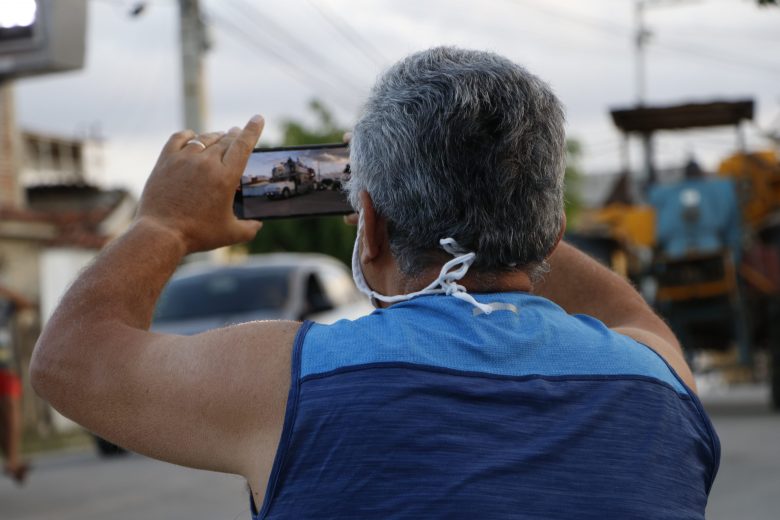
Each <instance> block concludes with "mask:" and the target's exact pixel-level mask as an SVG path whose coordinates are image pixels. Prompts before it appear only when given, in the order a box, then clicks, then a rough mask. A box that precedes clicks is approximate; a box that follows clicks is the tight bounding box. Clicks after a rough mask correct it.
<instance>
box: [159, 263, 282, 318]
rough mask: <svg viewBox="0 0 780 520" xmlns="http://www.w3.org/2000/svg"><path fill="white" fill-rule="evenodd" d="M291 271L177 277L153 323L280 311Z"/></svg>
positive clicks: (232, 271) (278, 269) (240, 270)
mask: <svg viewBox="0 0 780 520" xmlns="http://www.w3.org/2000/svg"><path fill="white" fill-rule="evenodd" d="M289 278H290V269H289V268H283V267H274V268H271V267H265V268H257V269H247V268H226V269H221V270H219V271H216V272H212V273H207V274H202V275H196V276H189V277H186V278H180V279H176V278H174V279H173V280H171V282H170V283H169V284H168V285H167V286H166V288H165V290H164V291H163V293H162V295H161V296H160V300H159V302H158V304H157V308H156V310H155V315H154V321H155V322H163V321H174V320H185V319H193V318H204V317H208V316H226V315H231V314H241V313H246V312H251V311H257V310H280V309H282V308H284V307H285V306H286V304H287V298H288V294H289Z"/></svg>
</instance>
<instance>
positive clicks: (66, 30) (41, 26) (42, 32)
mask: <svg viewBox="0 0 780 520" xmlns="http://www.w3.org/2000/svg"><path fill="white" fill-rule="evenodd" d="M86 4H87V3H86V0H68V1H65V0H0V81H3V80H6V79H10V78H18V77H22V76H29V75H32V74H45V73H49V72H57V71H67V70H74V69H79V68H81V67H82V66H83V64H84V48H85V43H86V38H85V36H86V22H87V5H86Z"/></svg>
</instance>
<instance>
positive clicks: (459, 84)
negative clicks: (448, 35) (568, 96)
mask: <svg viewBox="0 0 780 520" xmlns="http://www.w3.org/2000/svg"><path fill="white" fill-rule="evenodd" d="M563 125H564V115H563V109H562V106H561V104H560V102H559V101H558V99H557V98H556V97H555V95H554V94H553V93H552V91H551V90H550V88H549V87H548V86H547V85H546V84H545V83H544V82H542V81H541V80H539V79H538V78H537V77H535V76H533V75H532V74H530V73H528V72H527V71H526V70H525V69H523V68H522V67H520V66H519V65H516V64H514V63H512V62H511V61H509V60H507V59H506V58H503V57H501V56H498V55H496V54H492V53H489V52H480V51H469V50H462V49H456V48H451V47H439V48H434V49H430V50H427V51H423V52H419V53H416V54H413V55H411V56H409V57H407V58H405V59H404V60H402V61H400V62H399V63H397V64H396V65H394V66H393V67H392V68H390V69H389V70H388V71H387V72H386V73H385V74H384V75H383V76H382V77H381V78H380V79H379V81H378V82H377V84H376V85H375V86H374V89H373V90H372V93H371V96H370V97H369V99H368V102H367V103H366V106H365V108H364V111H363V114H362V116H361V118H360V120H359V121H358V122H357V124H356V125H355V128H354V131H353V135H352V141H351V160H350V162H351V164H352V178H351V181H350V184H349V191H350V199H351V201H352V204H353V206H355V207H356V208H359V207H360V192H361V191H366V192H368V194H369V195H370V196H371V199H372V201H373V205H374V208H375V210H376V212H377V213H378V214H379V215H380V216H382V217H384V218H385V219H386V220H387V226H388V237H389V243H390V248H391V250H392V253H393V256H394V257H395V261H396V262H397V264H398V267H399V268H400V270H401V272H402V273H403V274H405V275H408V276H414V275H416V274H418V273H419V272H421V271H422V270H423V269H425V268H428V267H431V266H432V265H440V264H441V258H442V256H441V254H442V251H441V249H440V246H439V239H441V238H445V237H452V238H454V239H455V240H456V241H457V242H458V243H459V244H460V245H461V246H462V247H463V248H464V249H467V250H469V251H474V252H475V253H476V255H477V256H476V261H475V263H474V265H473V267H472V269H473V270H476V271H481V272H491V271H506V270H511V269H516V268H518V269H524V270H532V269H533V268H535V267H536V266H538V265H540V264H541V263H542V262H543V261H544V259H545V258H546V257H547V255H549V253H550V252H551V250H552V249H553V247H554V246H555V244H556V243H557V241H558V238H559V235H560V231H561V229H562V226H563V171H564V158H565V138H564V129H563Z"/></svg>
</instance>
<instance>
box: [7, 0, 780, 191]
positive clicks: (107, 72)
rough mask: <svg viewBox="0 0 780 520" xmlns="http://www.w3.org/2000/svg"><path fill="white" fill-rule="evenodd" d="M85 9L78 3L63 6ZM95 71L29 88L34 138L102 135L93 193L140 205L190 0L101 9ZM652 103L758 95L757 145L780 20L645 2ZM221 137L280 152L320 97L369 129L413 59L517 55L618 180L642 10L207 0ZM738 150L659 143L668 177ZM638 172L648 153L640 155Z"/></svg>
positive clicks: (209, 73)
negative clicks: (243, 137)
mask: <svg viewBox="0 0 780 520" xmlns="http://www.w3.org/2000/svg"><path fill="white" fill-rule="evenodd" d="M58 1H72V0H58ZM88 1H89V20H88V34H87V46H88V51H87V56H86V65H85V68H84V69H83V70H79V71H75V72H68V73H61V74H56V75H47V76H41V77H34V78H26V79H21V80H19V81H18V82H17V83H16V110H17V120H18V122H19V124H20V126H21V127H22V128H23V129H25V130H35V131H41V132H45V133H56V134H61V135H64V136H68V137H82V136H93V137H97V136H99V137H100V138H101V139H102V140H103V144H102V148H101V150H102V151H101V153H102V161H100V163H101V164H102V167H101V169H100V171H96V172H93V177H92V180H93V181H94V182H97V183H99V184H101V185H103V186H107V187H125V188H128V189H130V190H131V191H132V192H133V193H135V194H136V195H138V194H140V191H141V189H142V187H143V183H144V181H145V179H146V177H147V176H148V174H149V172H150V171H151V169H152V167H153V165H154V162H155V160H156V157H157V154H158V153H159V150H160V148H161V147H162V145H163V143H164V142H165V140H166V139H167V137H168V135H170V134H171V133H172V132H174V131H176V130H178V129H180V128H182V126H183V125H184V123H183V115H182V107H181V105H182V101H181V95H180V90H181V87H180V81H181V79H180V78H181V73H180V60H179V46H178V34H179V33H178V2H176V0H149V1H148V2H147V4H148V5H147V8H146V9H145V11H144V12H143V13H142V14H141V15H140V16H137V17H131V16H130V15H129V11H130V9H131V8H132V7H133V5H134V4H135V3H136V2H135V0H132V1H131V0H88ZM646 3H647V4H648V5H647V7H646V9H645V17H644V18H645V24H646V27H647V29H649V31H650V33H651V35H650V36H649V41H648V43H647V45H646V52H645V63H646V69H645V70H646V86H645V89H646V103H647V104H650V105H652V104H674V103H678V102H689V101H702V102H706V101H712V100H715V99H727V100H736V99H743V98H753V99H755V100H756V103H757V111H756V117H755V121H754V122H752V123H750V124H748V125H746V127H745V133H746V136H747V143H748V146H749V147H750V148H755V149H759V148H766V147H767V146H769V144H770V142H769V141H768V140H766V139H765V138H764V137H762V135H763V134H764V133H765V132H766V131H769V130H771V129H772V128H774V129H775V131H778V130H780V30H778V29H779V28H780V8H777V7H765V8H760V7H758V6H757V5H756V2H755V1H753V0H680V1H675V0H649V1H648V0H646ZM201 7H202V9H203V11H204V19H205V20H206V23H207V24H208V27H209V35H210V40H211V49H210V50H209V52H208V54H207V58H206V63H205V66H206V84H207V111H208V115H207V117H208V119H207V120H208V128H210V129H214V130H220V129H222V130H225V129H228V128H229V127H231V126H234V125H239V126H240V125H242V124H243V123H244V122H245V121H246V120H247V119H248V118H249V117H250V116H252V115H253V114H255V113H261V114H263V115H264V116H265V118H266V122H267V124H266V131H265V135H264V137H263V139H262V141H263V142H265V143H266V144H269V145H273V144H278V141H279V139H280V124H281V123H282V122H283V121H284V120H286V119H296V120H303V121H310V120H311V118H312V116H311V114H310V112H309V110H308V108H307V105H308V103H309V101H310V100H311V99H312V98H319V99H321V100H322V101H323V102H324V103H325V104H326V105H328V106H329V107H331V108H332V109H333V112H334V113H335V115H336V118H337V120H338V122H339V123H340V124H342V125H343V126H344V127H347V128H348V127H350V126H351V125H352V124H353V123H354V121H355V120H356V118H357V117H358V114H359V110H360V107H361V104H362V103H363V101H364V100H365V98H366V96H367V94H368V91H369V89H370V87H371V84H372V83H373V81H374V79H375V78H376V76H377V75H378V74H379V73H380V72H381V71H382V70H383V69H384V68H385V67H387V66H388V65H390V64H392V63H393V62H394V61H396V60H398V59H400V58H402V57H403V56H405V55H407V54H409V53H412V52H415V51H418V50H422V49H426V48H429V47H433V46H437V45H456V46H460V47H466V48H475V49H485V50H491V51H494V52H497V53H499V54H503V55H505V56H507V57H509V58H511V59H512V60H514V61H516V62H518V63H520V64H522V65H524V66H525V67H527V68H528V69H529V70H530V71H531V72H533V73H534V74H536V75H538V76H539V77H541V78H542V79H544V80H545V81H547V82H548V83H549V84H550V85H551V86H552V88H553V89H554V91H555V92H556V93H557V95H558V96H559V98H560V99H561V100H562V102H563V103H564V105H565V106H566V112H567V132H568V135H569V137H571V138H575V139H577V140H579V141H580V142H581V143H582V145H583V152H584V153H583V157H582V166H583V167H584V169H585V171H586V173H588V174H599V173H607V172H612V171H615V170H617V169H618V168H619V166H620V164H621V162H620V161H621V153H620V150H621V142H622V140H621V136H620V134H619V133H618V132H617V131H616V130H615V128H614V127H613V125H612V123H611V119H610V117H609V112H608V111H609V109H610V108H616V107H628V106H631V105H633V104H634V103H635V102H636V99H637V95H636V91H637V86H636V81H635V75H636V74H635V70H636V53H635V50H634V46H633V41H634V39H633V34H634V31H635V25H634V24H635V1H632V0H588V1H587V2H586V1H578V2H575V1H573V0H569V1H566V0H480V1H474V0H362V1H360V0H327V1H326V0H287V1H284V2H282V1H275V2H272V1H270V0H201ZM735 143H736V139H735V132H734V130H733V129H732V128H723V129H711V130H698V131H685V132H677V133H665V134H660V135H659V136H658V138H657V141H656V150H657V157H658V164H659V166H661V167H666V166H669V167H673V166H676V165H679V164H681V163H683V162H684V161H685V160H686V159H687V158H688V157H689V156H690V155H691V154H694V155H695V156H696V157H697V158H699V159H700V161H701V162H703V163H704V165H705V167H708V168H714V167H716V166H717V163H718V161H719V159H720V158H722V157H724V156H725V155H727V154H728V153H729V152H730V151H732V150H733V148H734V146H735ZM629 156H630V158H631V160H632V162H633V163H634V164H639V162H640V159H641V155H640V151H639V148H638V143H633V144H632V146H631V148H630V154H629Z"/></svg>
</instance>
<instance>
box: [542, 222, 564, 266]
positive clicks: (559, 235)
mask: <svg viewBox="0 0 780 520" xmlns="http://www.w3.org/2000/svg"><path fill="white" fill-rule="evenodd" d="M564 233H566V213H563V214H561V231H560V232H559V233H558V239H557V240H556V241H555V245H554V246H553V248H552V249H550V254H549V255H547V258H550V256H552V254H553V252H554V251H555V249H556V248H557V247H558V244H560V243H561V240H563V234H564Z"/></svg>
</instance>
